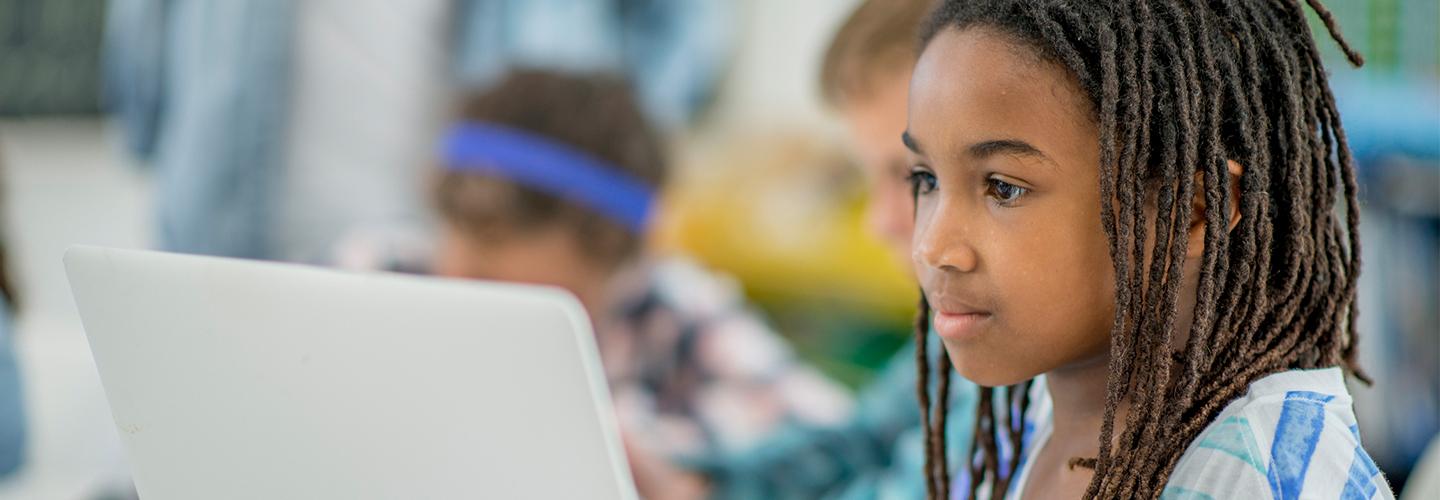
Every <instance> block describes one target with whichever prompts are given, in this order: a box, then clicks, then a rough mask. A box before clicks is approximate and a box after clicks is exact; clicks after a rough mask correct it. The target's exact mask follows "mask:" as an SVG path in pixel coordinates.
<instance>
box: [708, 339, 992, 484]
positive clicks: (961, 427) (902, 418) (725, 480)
mask: <svg viewBox="0 0 1440 500" xmlns="http://www.w3.org/2000/svg"><path fill="white" fill-rule="evenodd" d="M929 339H930V349H929V353H930V359H931V364H930V366H931V367H932V369H933V367H934V366H935V364H934V362H935V360H936V359H938V358H937V356H938V350H939V345H940V342H939V337H938V336H936V335H933V334H932V335H930V336H929ZM915 382H916V373H915V344H914V343H913V342H912V343H910V344H908V345H907V346H906V347H905V348H903V349H901V350H900V351H899V352H897V353H896V354H895V356H894V357H893V358H891V360H890V362H889V363H888V364H887V365H886V367H885V369H884V371H883V372H882V373H881V374H880V376H879V377H877V378H876V379H875V380H874V381H873V382H871V383H870V384H869V385H868V386H866V387H865V388H864V390H863V391H862V392H861V393H860V397H859V398H858V400H857V401H856V406H855V411H854V413H853V414H852V417H851V418H850V419H849V420H848V421H846V422H844V423H843V424H841V425H835V426H801V425H797V426H792V427H790V428H788V429H787V431H785V432H784V433H782V434H778V435H776V436H774V437H773V438H771V439H768V440H766V441H765V442H764V444H762V445H759V446H757V447H755V448H753V449H751V450H749V451H745V452H743V453H736V454H730V455H712V456H708V457H699V459H697V460H693V461H688V462H690V463H689V464H688V465H690V466H692V467H694V468H695V469H696V470H698V471H700V472H702V473H704V474H706V475H707V476H708V477H709V479H710V481H711V485H712V486H713V487H714V488H715V489H714V495H713V496H714V498H722V499H730V498H735V499H740V498H796V499H799V498H806V499H808V498H839V499H874V498H881V499H891V498H894V499H912V498H924V496H925V481H924V477H925V473H924V471H925V443H924V433H923V431H922V429H921V427H920V410H919V405H918V403H917V399H916V395H915ZM935 385H936V383H935V381H934V380H932V381H931V386H932V389H933V387H934V386H935ZM950 389H951V392H950V409H949V417H948V418H949V420H948V421H947V422H946V426H945V427H946V429H947V431H946V438H947V439H946V441H947V443H948V446H947V451H948V455H949V456H950V463H951V464H959V463H962V458H961V457H963V456H965V454H966V453H967V452H968V450H969V449H970V441H971V435H972V434H973V426H974V415H975V399H976V386H975V384H973V383H971V382H969V381H966V380H965V379H963V378H960V377H959V376H958V375H956V374H954V373H952V374H951V379H950Z"/></svg>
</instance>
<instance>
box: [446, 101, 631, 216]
mask: <svg viewBox="0 0 1440 500" xmlns="http://www.w3.org/2000/svg"><path fill="white" fill-rule="evenodd" d="M442 147H443V148H444V151H442V152H441V154H442V155H443V158H444V163H445V168H446V169H447V170H450V171H452V172H472V173H478V174H486V175H493V176H496V177H501V178H504V179H508V180H511V181H514V182H516V183H519V184H522V185H524V186H527V187H530V188H533V189H538V190H540V191H544V192H546V193H550V194H553V195H556V196H559V197H561V198H565V199H567V200H571V201H574V202H576V203H580V204H582V205H585V206H586V207H589V208H591V209H593V210H596V211H598V212H600V213H601V214H604V215H606V216H608V217H610V218H612V219H614V220H616V221H618V222H620V223H621V224H624V225H625V227H627V228H629V229H630V230H631V231H635V232H637V233H639V232H642V231H643V230H644V229H645V225H646V222H648V221H649V218H650V208H651V205H652V204H653V202H654V198H655V194H654V191H653V190H652V189H651V188H650V187H649V186H646V185H645V183H644V182H642V181H640V180H639V179H636V178H635V177H633V176H630V175H627V174H626V173H625V172H622V171H620V169H618V168H615V167H613V166H611V165H609V164H607V163H605V162H603V161H601V160H600V159H598V158H595V157H594V156H591V155H589V154H586V153H584V152H581V151H579V150H576V149H575V148H573V147H570V146H568V145H565V144H561V143H559V142H556V141H554V140H551V139H548V138H545V137H541V136H538V135H535V134H531V133H529V132H523V131H520V130H516V129H513V128H509V127H502V126H499V125H492V124H484V123H461V124H459V125H455V126H454V127H452V128H451V129H450V131H449V133H447V134H446V135H445V143H444V144H443V146H442Z"/></svg>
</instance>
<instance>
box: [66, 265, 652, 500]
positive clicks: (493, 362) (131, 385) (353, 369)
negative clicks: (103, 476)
mask: <svg viewBox="0 0 1440 500" xmlns="http://www.w3.org/2000/svg"><path fill="white" fill-rule="evenodd" d="M65 266H66V270H67V272H68V274H69V277H70V286H71V289H72V291H73V293H74V295H75V303H76V304H77V305H78V306H79V309H80V316H81V318H82V319H83V321H84V325H85V333H86V335H87V336H88V337H89V340H90V348H91V351H92V352H93V354H94V356H95V364H96V366H97V367H98V368H99V372H100V379H101V381H102V382H103V384H104V386H105V393H106V395H107V397H108V398H109V400H110V407H111V409H112V410H113V411H114V416H115V425H116V427H117V428H118V429H119V430H120V435H121V437H122V439H123V441H124V442H125V445H126V448H127V451H128V453H129V457H130V460H131V462H132V465H133V469H134V474H135V486H136V488H137V491H138V492H139V494H140V497H141V498H142V499H144V500H171V499H186V500H189V499H197V498H237V499H239V498H243V499H255V498H266V499H285V498H295V499H301V498H303V499H369V498H377V499H378V498H384V499H411V498H414V499H423V498H499V499H512V498H516V499H520V498H545V499H577V498H585V499H631V498H635V497H636V494H635V491H634V486H633V483H632V481H631V478H630V472H629V469H628V466H627V465H626V462H625V457H624V452H623V448H622V446H621V443H620V441H619V434H618V432H617V427H616V424H615V421H614V420H615V419H614V414H613V412H612V410H611V406H610V398H609V394H608V391H607V389H606V387H605V382H604V378H603V374H602V370H601V367H600V363H599V358H598V356H597V354H596V349H595V345H594V338H593V335H592V334H591V330H590V325H589V321H588V319H587V318H586V315H585V313H584V310H583V309H581V307H580V305H579V303H578V302H577V301H576V300H575V299H574V298H573V297H572V296H570V295H569V294H567V293H565V292H563V291H560V290H557V289H551V288H544V287H532V286H522V285H510V284H495V283H476V282H460V281H451V280H440V279H433V278H422V277H412V276H401V275H389V274H354V273H345V272H338V271H331V270H324V269H319V268H311V267H304V266H296V265H287V264H275V263H262V262H252V261H241V260H233V259H220V258H211V257H196V256H186V255H175V254H165V253H156V252H142V251H131V250H117V249H108V248H95V247H75V248H71V249H70V250H69V251H68V252H67V253H66V255H65Z"/></svg>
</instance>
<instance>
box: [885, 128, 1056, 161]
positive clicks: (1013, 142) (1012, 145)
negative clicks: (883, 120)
mask: <svg viewBox="0 0 1440 500" xmlns="http://www.w3.org/2000/svg"><path fill="white" fill-rule="evenodd" d="M900 142H903V143H905V147H906V148H908V149H909V150H910V151H911V152H914V153H915V154H925V151H924V150H922V149H921V148H920V142H919V141H916V140H915V136H912V135H910V131H908V130H907V131H905V132H903V133H901V134H900ZM968 151H969V153H970V156H972V157H974V158H980V159H983V158H989V157H991V156H995V155H1001V154H1008V155H1016V156H1029V157H1034V158H1039V159H1041V160H1045V161H1047V162H1051V163H1054V160H1052V159H1051V158H1050V157H1049V156H1046V155H1045V153H1043V152H1041V151H1040V148H1037V147H1035V146H1033V145H1031V144H1030V143H1028V142H1025V141H1022V140H1019V139H995V140H989V141H982V142H977V143H975V144H971V145H970V147H969V148H968Z"/></svg>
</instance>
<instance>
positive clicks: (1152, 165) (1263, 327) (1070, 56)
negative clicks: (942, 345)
mask: <svg viewBox="0 0 1440 500" xmlns="http://www.w3.org/2000/svg"><path fill="white" fill-rule="evenodd" d="M1305 2H1306V3H1307V4H1309V7H1310V8H1311V9H1312V10H1313V11H1315V13H1316V14H1318V16H1319V18H1320V20H1321V22H1323V24H1324V25H1325V27H1326V29H1327V30H1328V31H1329V33H1330V35H1331V37H1332V38H1334V39H1335V40H1336V41H1337V42H1338V44H1339V45H1340V47H1341V49H1342V50H1343V51H1344V53H1345V54H1346V56H1347V57H1348V58H1349V60H1350V62H1351V63H1352V64H1354V65H1356V66H1359V65H1361V64H1363V60H1362V59H1361V57H1360V55H1359V54H1357V53H1355V51H1353V50H1351V48H1350V46H1349V44H1347V43H1346V42H1345V40H1344V39H1343V38H1342V37H1341V36H1340V33H1339V30H1338V28H1337V27H1336V25H1335V22H1334V19H1333V18H1332V16H1331V15H1330V13H1329V11H1327V10H1326V9H1325V8H1324V6H1323V5H1321V4H1320V2H1319V0H1305ZM975 26H984V27H988V28H992V29H997V30H998V31H999V32H1001V33H1004V34H1005V35H1008V36H1010V37H1012V38H1013V39H1014V40H1015V41H1018V42H1020V43H1021V44H1022V45H1025V46H1028V47H1029V48H1031V49H1033V50H1034V51H1036V52H1037V53H1038V54H1039V55H1040V56H1041V57H1042V58H1043V59H1046V60H1048V61H1050V62H1052V63H1056V64H1059V65H1061V66H1063V67H1065V68H1066V69H1068V70H1069V71H1070V72H1071V73H1073V74H1074V75H1075V76H1076V77H1078V79H1079V81H1080V84H1081V86H1082V88H1083V90H1084V91H1085V93H1086V94H1087V95H1088V97H1089V98H1090V101H1091V102H1092V103H1093V105H1094V107H1093V109H1091V110H1090V111H1091V113H1092V115H1093V116H1094V118H1095V121H1096V123H1097V124H1098V126H1099V127H1098V128H1099V134H1100V137H1099V139H1100V151H1101V153H1100V169H1101V175H1100V179H1101V181H1100V194H1101V196H1100V199H1101V203H1102V206H1101V208H1102V210H1101V219H1102V220H1101V222H1102V226H1103V227H1104V230H1105V233H1106V235H1107V237H1108V238H1109V240H1110V257H1111V259H1112V261H1113V263H1114V266H1115V301H1116V308H1115V317H1114V321H1113V324H1112V327H1111V331H1110V339H1111V340H1110V360H1109V372H1110V376H1109V378H1108V382H1107V388H1106V398H1105V416H1104V424H1103V425H1102V427H1101V433H1100V437H1099V439H1100V443H1099V444H1100V452H1099V456H1098V457H1083V458H1075V459H1072V460H1071V465H1072V466H1082V467H1088V468H1093V469H1094V471H1095V475H1094V478H1093V479H1092V480H1091V482H1090V486H1089V488H1088V490H1087V491H1086V493H1085V496H1086V497H1087V498H1155V497H1157V496H1158V495H1159V493H1160V491H1161V490H1162V489H1163V488H1164V485H1165V483H1166V481H1167V480H1168V478H1169V475H1170V472H1171V471H1172V470H1173V469H1174V467H1175V464H1176V462H1177V461H1178V460H1179V458H1180V455H1181V453H1182V452H1183V451H1184V450H1185V449H1186V447H1187V446H1188V444H1189V443H1190V442H1191V441H1193V440H1194V439H1195V438H1196V437H1197V436H1198V434H1199V433H1200V431H1201V430H1203V428H1204V427H1205V426H1206V425H1207V424H1209V422H1210V421H1211V420H1213V419H1214V418H1215V416H1216V415H1217V414H1218V413H1219V412H1220V410H1221V409H1222V408H1223V407H1224V405H1225V404H1226V403H1228V402H1229V401H1231V400H1233V399H1234V398H1236V397H1238V396H1239V395H1241V394H1242V393H1243V392H1244V391H1245V390H1246V389H1247V388H1248V387H1249V385H1250V384H1251V382H1253V381H1255V380H1256V379H1258V378H1260V377H1263V376H1265V375H1269V374H1272V373H1276V372H1281V371H1286V370H1292V369H1308V368H1319V367H1328V366H1336V365H1341V366H1344V367H1345V368H1346V369H1347V370H1348V371H1349V373H1351V374H1352V375H1354V376H1355V377H1357V378H1358V379H1360V380H1362V381H1364V382H1366V383H1369V379H1368V377H1366V376H1365V375H1364V374H1363V373H1362V372H1360V370H1359V368H1358V367H1357V366H1356V363H1355V344H1356V332H1355V317H1356V310H1355V285H1356V282H1357V276H1358V273H1359V271H1360V244H1359V231H1358V223H1359V208H1358V204H1357V201H1356V189H1357V186H1356V181H1355V171H1354V169H1353V168H1352V164H1351V157H1350V149H1349V147H1348V146H1347V145H1346V139H1345V131H1344V129H1343V128H1342V127H1341V125H1340V117H1339V114H1338V112H1337V111H1336V106H1335V99H1334V96H1333V95H1331V93H1330V90H1329V84H1328V83H1327V77H1326V74H1325V69H1324V67H1323V66H1322V64H1321V61H1320V55H1319V50H1318V49H1317V47H1316V45H1315V41H1314V39H1313V37H1312V36H1311V34H1310V30H1309V25H1308V24H1307V22H1306V19H1305V12H1304V7H1303V6H1302V5H1301V3H1300V0H1124V1H1114V2H1105V3H1099V2H1094V3H1090V2H1076V1H1066V0H1040V1H1034V0H1032V1H1026V0H948V1H946V2H944V3H943V4H942V5H941V6H940V7H938V8H937V10H936V11H935V12H934V13H933V14H932V15H931V18H930V20H929V22H928V23H927V26H926V28H925V29H924V30H923V31H922V37H921V40H922V44H924V43H928V42H929V40H930V39H932V38H933V37H934V36H935V35H936V34H937V33H938V32H939V31H941V30H943V29H965V28H969V27H975ZM1122 96H1124V97H1123V98H1122ZM1227 160H1233V161H1235V162H1238V163H1239V164H1241V165H1243V167H1244V172H1243V174H1242V175H1241V176H1240V179H1239V184H1240V185H1239V192H1240V196H1239V205H1240V206H1239V209H1238V211H1239V213H1240V215H1241V216H1240V219H1239V222H1238V224H1237V225H1236V226H1235V227H1234V228H1233V229H1228V228H1229V224H1228V223H1229V220H1228V215H1229V214H1230V213H1231V211H1232V207H1230V206H1229V205H1230V197H1229V196H1228V193H1230V192H1231V189H1232V187H1231V186H1230V185H1229V184H1230V176H1229V175H1228V172H1227ZM1192 168H1193V169H1194V170H1191V169H1192ZM1197 180H1198V185H1197ZM1197 191H1198V192H1199V196H1204V201H1205V205H1204V206H1205V210H1204V217H1205V235H1204V252H1203V255H1202V257H1201V264H1200V273H1199V280H1198V283H1197V289H1196V300H1195V310H1194V315H1193V321H1192V323H1191V325H1190V327H1189V331H1188V336H1187V337H1185V342H1184V347H1183V348H1182V349H1181V350H1180V352H1175V349H1174V348H1172V347H1171V346H1172V337H1174V336H1175V334H1176V333H1175V332H1174V330H1175V329H1176V323H1177V316H1178V313H1179V308H1180V306H1179V303H1178V302H1179V301H1178V297H1179V295H1180V286H1181V282H1182V280H1181V274H1182V273H1181V270H1182V267H1181V266H1182V264H1183V263H1184V260H1185V253H1186V250H1187V248H1186V247H1187V243H1186V237H1185V236H1186V231H1187V230H1188V229H1189V222H1190V219H1189V218H1190V211H1189V210H1188V209H1187V208H1188V207H1189V203H1188V202H1189V200H1191V199H1193V198H1194V197H1195V196H1197ZM1337 197H1341V198H1343V199H1344V201H1345V209H1344V218H1343V219H1341V218H1340V217H1339V216H1338V214H1337V213H1336V211H1335V202H1336V200H1337ZM1147 208H1148V209H1153V210H1154V211H1155V212H1154V215H1155V217H1154V223H1153V225H1147V224H1146V220H1147V219H1146V210H1147ZM1147 226H1148V227H1147ZM1147 242H1149V243H1151V246H1150V249H1149V251H1148V252H1147V251H1146V250H1147V249H1146V246H1147V245H1146V244H1147ZM1147 256H1148V258H1147ZM929 316H930V308H929V305H928V304H927V303H926V302H925V301H924V299H923V298H922V299H921V301H920V315H919V318H918V319H917V321H916V333H915V334H916V337H917V340H918V341H919V347H920V349H919V353H918V354H917V357H916V359H917V362H918V363H917V364H918V365H919V375H920V377H919V382H918V385H917V392H918V395H919V397H920V404H921V412H922V415H924V418H923V425H925V427H926V429H927V432H926V483H927V488H928V491H929V492H930V497H931V498H940V497H944V496H947V495H948V491H949V489H950V486H949V466H948V464H947V463H946V459H945V457H946V454H945V409H946V407H947V402H946V401H945V397H946V396H947V392H948V391H947V390H946V387H945V386H947V385H948V381H949V376H950V374H949V372H950V366H949V364H948V361H949V360H948V358H947V357H946V356H944V355H943V353H942V355H941V357H940V360H941V361H940V362H939V364H940V366H939V367H938V370H937V373H938V376H939V377H940V379H939V382H940V384H939V385H940V386H941V387H940V390H939V392H938V393H937V399H939V401H938V404H937V405H935V406H933V407H932V405H931V404H930V403H931V401H930V397H929V380H928V379H929V371H930V368H929V366H928V363H927V359H928V358H927V356H928V354H927V353H926V352H925V351H926V349H925V345H926V342H925V336H926V335H927V334H928V333H927V332H928V329H929ZM1029 385H1030V383H1029V382H1025V383H1022V384H1019V385H1015V386H1010V387H1007V388H1004V390H1003V392H1002V391H1000V390H998V389H996V388H982V389H981V391H980V394H979V398H980V399H979V404H978V414H977V419H976V425H975V439H974V445H973V447H972V450H971V453H970V460H967V461H966V463H965V466H966V467H967V468H968V472H969V473H970V478H971V481H970V491H969V495H970V497H971V498H973V497H975V496H976V493H977V490H976V488H977V486H978V485H979V484H980V483H982V482H987V481H988V482H989V484H991V496H992V497H993V498H1000V497H1003V496H1004V495H1005V493H1006V491H1007V490H1008V489H1009V486H1010V482H1011V479H1012V476H1013V475H1014V474H1015V471H1016V469H1017V466H1018V465H1019V459H1020V446H1021V435H1022V433H1023V424H1022V418H1021V417H1022V416H1023V415H1024V413H1025V411H1026V409H1027V407H1028V406H1029V399H1028V393H1029ZM1002 393H1003V394H1004V398H1003V402H1002V403H1000V404H998V405H997V404H996V402H995V400H996V399H999V396H998V395H999V394H1002ZM1122 401H1126V402H1128V403H1129V405H1130V410H1129V414H1128V417H1127V418H1126V419H1125V421H1124V422H1123V425H1120V426H1118V427H1117V425H1116V422H1115V419H1116V418H1115V416H1116V409H1117V407H1118V406H1119V405H1120V403H1121V402H1122ZM932 408H933V411H932ZM997 419H998V420H999V421H1000V422H998V423H999V424H1000V425H1001V426H1000V427H997ZM1117 429H1119V430H1118V431H1117ZM1117 433H1118V436H1116V434H1117ZM1001 439H1003V440H1005V441H1006V442H1007V443H1008V444H1009V446H1010V449H1011V450H1012V453H1010V456H1009V457H1008V458H1009V460H1008V463H1007V464H1004V465H1002V464H1000V463H999V462H1000V458H1001V457H1000V453H999V451H998V450H999V444H998V443H999V441H1000V440H1001Z"/></svg>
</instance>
